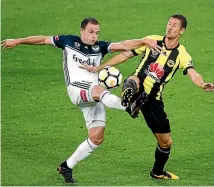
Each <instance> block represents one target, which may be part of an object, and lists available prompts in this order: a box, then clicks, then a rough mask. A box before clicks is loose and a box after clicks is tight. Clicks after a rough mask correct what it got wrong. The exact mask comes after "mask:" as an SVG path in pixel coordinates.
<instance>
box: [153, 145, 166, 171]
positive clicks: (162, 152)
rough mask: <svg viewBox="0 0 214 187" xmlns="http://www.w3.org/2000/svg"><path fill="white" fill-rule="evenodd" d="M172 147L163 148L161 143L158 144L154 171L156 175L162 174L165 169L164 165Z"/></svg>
mask: <svg viewBox="0 0 214 187" xmlns="http://www.w3.org/2000/svg"><path fill="white" fill-rule="evenodd" d="M169 154H170V148H162V147H161V146H160V145H157V147H156V151H155V163H154V166H153V169H152V171H153V172H154V173H155V174H156V175H161V174H162V172H163V169H164V166H165V164H166V162H167V160H168V158H169Z"/></svg>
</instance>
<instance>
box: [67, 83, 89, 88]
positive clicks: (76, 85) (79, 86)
mask: <svg viewBox="0 0 214 187" xmlns="http://www.w3.org/2000/svg"><path fill="white" fill-rule="evenodd" d="M71 85H72V86H75V87H78V88H82V89H85V90H89V88H90V87H85V86H81V85H78V84H73V83H71Z"/></svg>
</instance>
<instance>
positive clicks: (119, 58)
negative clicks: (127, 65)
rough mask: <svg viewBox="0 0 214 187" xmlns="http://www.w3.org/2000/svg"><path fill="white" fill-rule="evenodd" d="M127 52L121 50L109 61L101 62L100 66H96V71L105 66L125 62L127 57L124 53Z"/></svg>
mask: <svg viewBox="0 0 214 187" xmlns="http://www.w3.org/2000/svg"><path fill="white" fill-rule="evenodd" d="M126 53H127V52H122V53H120V54H118V55H116V56H114V57H112V58H111V59H110V60H109V61H107V62H106V63H104V64H101V65H100V66H98V67H97V71H98V72H99V71H101V70H102V69H104V68H105V67H106V66H115V65H117V64H121V63H123V62H125V61H126V60H127V59H128V58H129V57H128V56H127V55H126Z"/></svg>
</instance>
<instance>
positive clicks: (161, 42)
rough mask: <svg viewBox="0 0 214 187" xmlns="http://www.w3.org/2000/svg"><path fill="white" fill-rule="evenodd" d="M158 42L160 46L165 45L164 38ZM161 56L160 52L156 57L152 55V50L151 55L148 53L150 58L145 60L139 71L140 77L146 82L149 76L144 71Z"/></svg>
mask: <svg viewBox="0 0 214 187" xmlns="http://www.w3.org/2000/svg"><path fill="white" fill-rule="evenodd" d="M157 44H158V45H159V46H160V47H163V44H164V43H163V40H158V41H157ZM159 56H160V53H158V54H157V55H156V56H155V57H154V56H153V55H152V51H150V53H149V55H148V58H147V60H146V61H145V63H144V65H143V67H142V68H141V70H140V71H139V73H138V77H139V79H140V80H141V81H142V82H144V80H145V78H146V77H147V75H146V74H145V73H144V71H145V70H146V69H147V68H148V66H149V65H150V64H151V63H154V62H155V61H156V60H157V59H158V57H159Z"/></svg>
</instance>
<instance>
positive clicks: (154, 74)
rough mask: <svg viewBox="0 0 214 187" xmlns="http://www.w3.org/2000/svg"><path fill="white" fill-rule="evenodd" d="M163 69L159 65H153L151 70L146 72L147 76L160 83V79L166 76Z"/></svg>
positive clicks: (150, 67)
mask: <svg viewBox="0 0 214 187" xmlns="http://www.w3.org/2000/svg"><path fill="white" fill-rule="evenodd" d="M164 72H165V71H164V69H163V67H162V66H161V65H160V64H158V63H151V64H150V65H149V68H148V69H146V70H145V73H146V75H148V76H150V77H151V78H152V79H154V80H155V81H156V82H158V83H160V79H161V78H162V77H163V75H164Z"/></svg>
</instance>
